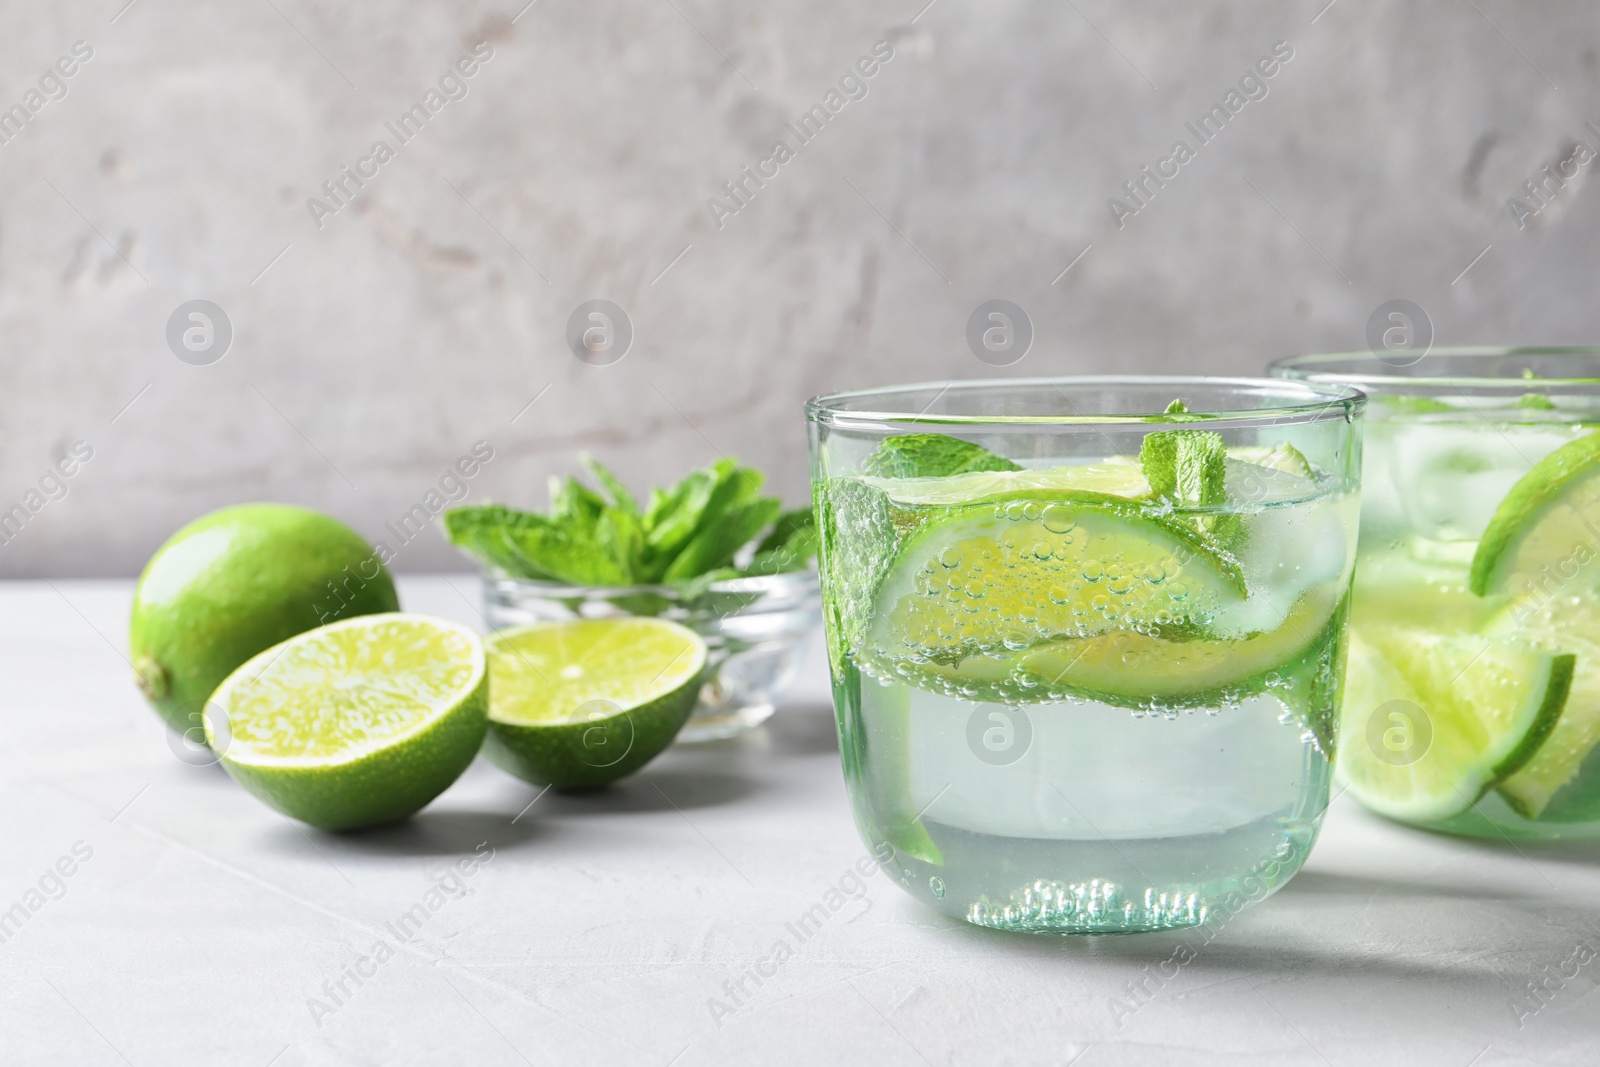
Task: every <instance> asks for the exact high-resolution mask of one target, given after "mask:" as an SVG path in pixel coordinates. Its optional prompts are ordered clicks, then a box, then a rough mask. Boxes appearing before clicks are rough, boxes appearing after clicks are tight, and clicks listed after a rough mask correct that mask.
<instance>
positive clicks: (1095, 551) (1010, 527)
mask: <svg viewBox="0 0 1600 1067" xmlns="http://www.w3.org/2000/svg"><path fill="white" fill-rule="evenodd" d="M1001 476H1002V475H993V474H986V475H983V476H982V477H1001ZM962 477H965V476H962ZM947 480H949V481H954V480H956V479H947ZM1244 596H1245V588H1244V579H1243V577H1242V575H1241V574H1240V571H1239V567H1238V564H1237V563H1236V562H1234V561H1233V560H1232V559H1231V558H1229V557H1227V556H1224V555H1222V554H1221V553H1219V552H1217V551H1216V550H1214V549H1213V548H1211V547H1210V546H1209V545H1208V544H1207V543H1206V542H1205V541H1204V540H1202V538H1201V536H1200V535H1199V534H1198V533H1197V532H1196V531H1195V530H1194V529H1193V528H1192V527H1190V526H1189V525H1187V524H1185V523H1183V522H1181V521H1176V520H1173V519H1168V518H1161V517H1154V516H1150V515H1147V514H1144V513H1141V512H1140V511H1139V510H1137V509H1136V508H1134V507H1131V506H1128V505H1125V504H1123V505H1107V504H1105V503H1103V502H1101V501H1099V500H1092V499H1091V500H1084V499H1082V498H1075V497H1073V496H1070V495H1061V496H1058V497H1056V498H1054V499H1052V498H1049V497H1043V496H1042V495H1040V494H1039V493H1038V491H1037V490H1035V496H1034V497H1033V498H1032V499H1029V500H1028V501H1026V502H1023V501H1017V500H1011V501H1007V502H1003V503H989V504H975V505H970V506H966V507H957V508H951V509H949V510H947V511H944V512H941V513H937V514H934V515H931V516H929V517H928V519H927V520H926V525H925V526H923V527H922V529H920V530H918V531H917V532H916V533H915V534H913V535H912V536H911V538H910V539H909V540H908V541H907V542H906V544H905V545H904V547H903V548H902V549H901V550H900V553H899V555H898V556H897V557H896V558H895V561H894V564H893V567H892V569H891V570H890V572H889V574H888V576H887V577H886V578H885V579H884V581H883V584H882V585H881V586H880V587H879V589H878V591H877V596H876V608H875V610H874V613H873V619H872V622H871V625H870V628H869V629H868V632H867V635H866V638H865V642H864V644H865V652H866V654H867V656H868V658H869V659H875V660H878V661H880V662H881V661H889V662H895V661H912V662H926V661H934V662H944V663H953V662H959V661H960V660H962V659H964V658H966V657H969V656H974V655H978V654H1004V653H1006V652H1020V651H1022V650H1023V649H1026V648H1029V647H1032V646H1034V645H1037V644H1039V643H1041V642H1043V641H1048V640H1051V639H1053V638H1058V637H1064V636H1072V637H1088V636H1092V635H1095V634H1100V633H1104V632H1106V631H1110V630H1135V629H1138V630H1145V631H1148V630H1149V629H1150V628H1151V627H1156V628H1158V629H1159V628H1167V629H1168V630H1173V629H1179V630H1182V629H1190V630H1192V629H1196V628H1200V627H1203V626H1204V625H1205V624H1206V623H1208V622H1209V621H1210V620H1211V618H1212V616H1214V615H1215V614H1216V613H1217V612H1218V611H1220V610H1222V609H1223V608H1226V607H1228V606H1230V605H1234V604H1238V603H1240V602H1241V601H1242V600H1243V599H1244Z"/></svg>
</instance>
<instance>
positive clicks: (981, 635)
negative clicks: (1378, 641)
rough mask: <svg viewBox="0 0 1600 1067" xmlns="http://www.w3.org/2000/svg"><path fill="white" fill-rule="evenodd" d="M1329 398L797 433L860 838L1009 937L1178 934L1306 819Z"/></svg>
mask: <svg viewBox="0 0 1600 1067" xmlns="http://www.w3.org/2000/svg"><path fill="white" fill-rule="evenodd" d="M1364 406H1365V400H1364V398H1363V397H1362V396H1361V395H1360V393H1359V392H1357V391H1356V390H1353V389H1349V388H1346V387H1342V386H1325V385H1317V384H1310V383H1303V382H1287V381H1272V380H1268V379H1210V378H1136V377H1095V378H1055V379H1012V380H1006V381H968V382H949V383H932V384H926V385H908V386H903V387H896V388H889V389H876V390H869V391H864V392H852V393H839V394H835V395H832V396H823V397H819V398H817V399H814V400H812V401H811V402H810V403H809V404H807V406H806V415H807V418H808V420H809V423H810V430H811V457H812V489H813V495H814V499H815V501H816V506H817V514H818V523H819V528H820V530H821V535H822V536H821V541H822V549H821V555H820V560H819V565H820V569H821V578H822V589H823V613H824V625H825V627H826V630H827V638H828V650H829V661H830V667H831V670H832V677H833V691H834V707H835V711H836V716H837V721H838V728H839V742H840V750H841V754H842V756H843V761H844V770H845V779H846V783H847V786H848V789H849V793H850V799H851V802H852V806H853V809H854V813H855V817H856V821H857V825H858V827H859V829H860V832H861V835H862V837H863V838H864V839H865V841H866V842H867V844H868V846H869V848H870V849H871V850H872V852H873V854H874V855H875V856H876V857H877V858H878V860H879V862H880V864H881V865H882V866H883V867H884V869H885V870H887V871H888V872H889V873H890V874H891V875H892V876H893V877H894V878H895V880H896V881H898V882H899V884H900V885H901V886H902V887H903V888H904V889H905V890H906V891H907V892H908V893H910V894H911V895H912V896H914V897H916V898H918V899H919V900H922V901H924V902H925V903H926V904H929V905H931V906H933V907H934V908H937V909H940V910H941V911H944V912H947V913H948V914H950V915H953V916H956V917H958V918H961V919H964V920H966V921H968V922H972V923H976V924H979V925H982V926H989V927H996V928H1000V929H1005V930H1018V931H1030V932H1055V933H1099V932H1122V931H1139V930H1154V929H1164V928H1174V927H1183V926H1191V925H1195V924H1198V923H1201V922H1205V921H1207V920H1208V919H1216V918H1218V917H1224V916H1228V915H1231V914H1233V913H1234V912H1236V911H1237V910H1238V909H1239V908H1241V907H1243V906H1244V905H1245V904H1247V903H1251V902H1254V901H1257V900H1260V899H1262V898H1264V897H1265V896H1267V895H1268V894H1270V893H1272V892H1273V891H1274V890H1276V889H1277V888H1278V887H1279V886H1281V885H1282V884H1283V883H1284V882H1285V881H1287V880H1288V879H1289V878H1290V877H1291V876H1292V875H1293V874H1294V872H1295V871H1296V870H1298V869H1299V867H1300V865H1301V863H1302V862H1303V861H1304V859H1305V856H1306V853H1307V851H1308V850H1309V849H1310V847H1311V844H1312V841H1313V839H1314V838H1315V837H1316V834H1317V829H1318V827H1319V825H1320V823H1321V820H1322V814H1323V811H1324V809H1325V807H1326V806H1327V801H1328V787H1329V778H1330V760H1331V758H1332V755H1333V751H1334V739H1335V733H1336V729H1335V716H1334V708H1335V706H1336V698H1337V693H1338V688H1339V681H1340V675H1341V670H1342V659H1343V645H1344V635H1345V619H1346V604H1347V593H1348V590H1349V587H1350V581H1351V570H1352V567H1353V561H1354V557H1355V534H1356V519H1357V508H1358V502H1357V488H1358V476H1359V471H1360V460H1361V416H1362V411H1363V408H1364Z"/></svg>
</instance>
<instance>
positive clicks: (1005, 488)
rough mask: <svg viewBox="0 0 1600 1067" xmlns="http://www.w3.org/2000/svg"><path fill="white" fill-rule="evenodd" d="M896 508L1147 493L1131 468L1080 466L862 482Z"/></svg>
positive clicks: (1139, 473) (1124, 496)
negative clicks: (900, 506)
mask: <svg viewBox="0 0 1600 1067" xmlns="http://www.w3.org/2000/svg"><path fill="white" fill-rule="evenodd" d="M861 481H862V482H864V483H866V484H867V485H870V486H872V487H873V488H874V489H877V490H878V491H879V492H881V493H883V494H884V495H885V496H887V497H888V498H889V499H890V500H892V501H894V502H895V503H896V504H926V505H932V506H936V507H950V506H952V505H956V504H976V503H979V502H980V501H989V500H1013V499H1018V498H1022V497H1027V498H1035V499H1036V498H1039V497H1041V496H1044V497H1049V496H1054V495H1062V496H1066V495H1075V496H1078V497H1079V498H1080V499H1094V498H1114V499H1120V500H1142V499H1145V498H1146V497H1148V496H1149V495H1150V483H1149V482H1147V481H1145V477H1144V474H1143V472H1142V471H1140V469H1139V467H1138V466H1137V465H1136V464H1133V463H1130V462H1127V461H1126V460H1123V461H1120V462H1119V461H1116V460H1112V461H1108V462H1104V463H1083V464H1078V465H1076V466H1069V467H1047V468H1045V469H1043V470H1017V471H972V472H969V473H966V474H952V475H948V476H946V477H943V478H862V479H861Z"/></svg>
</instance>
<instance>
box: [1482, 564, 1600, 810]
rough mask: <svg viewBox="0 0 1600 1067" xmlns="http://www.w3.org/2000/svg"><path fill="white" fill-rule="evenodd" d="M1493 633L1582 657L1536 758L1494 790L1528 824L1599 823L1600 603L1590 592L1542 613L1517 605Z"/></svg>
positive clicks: (1558, 602) (1555, 603) (1542, 609)
mask: <svg viewBox="0 0 1600 1067" xmlns="http://www.w3.org/2000/svg"><path fill="white" fill-rule="evenodd" d="M1488 632H1489V633H1490V634H1504V635H1509V636H1515V637H1516V638H1519V639H1522V640H1527V641H1531V642H1533V643H1534V644H1536V645H1538V646H1539V647H1541V648H1543V649H1545V650H1546V651H1550V652H1561V651H1566V652H1572V653H1576V655H1577V663H1576V666H1575V668H1574V671H1573V675H1572V691H1571V693H1569V694H1568V696H1567V705H1566V708H1565V709H1564V710H1563V711H1562V712H1561V718H1560V719H1558V720H1557V721H1556V724H1555V728H1554V729H1552V730H1551V731H1550V736H1549V737H1548V738H1546V739H1545V742H1544V744H1542V745H1540V746H1539V749H1538V751H1537V752H1535V753H1534V754H1533V757H1532V758H1531V759H1529V760H1528V762H1527V763H1525V764H1523V766H1522V768H1521V769H1520V770H1518V771H1517V772H1516V773H1515V774H1513V775H1511V776H1510V777H1508V778H1506V779H1505V780H1504V781H1503V782H1501V783H1500V784H1499V785H1497V786H1496V787H1495V788H1496V789H1497V790H1498V791H1499V793H1500V795H1501V796H1502V797H1504V798H1505V800H1506V803H1508V804H1510V805H1511V807H1512V809H1513V810H1515V811H1516V812H1517V813H1518V814H1519V815H1521V816H1522V817H1523V818H1526V819H1537V820H1539V821H1541V822H1588V821H1590V820H1592V819H1600V765H1597V763H1596V761H1597V760H1600V755H1597V753H1600V599H1597V597H1596V595H1595V594H1594V593H1592V592H1590V593H1588V594H1587V595H1585V596H1582V597H1566V598H1556V599H1554V600H1552V601H1551V603H1550V604H1548V605H1546V606H1543V607H1535V606H1533V605H1529V604H1513V605H1511V606H1509V607H1507V608H1506V609H1504V610H1503V611H1502V613H1501V615H1500V616H1499V617H1498V618H1497V619H1496V620H1495V621H1494V622H1492V623H1490V625H1489V628H1488Z"/></svg>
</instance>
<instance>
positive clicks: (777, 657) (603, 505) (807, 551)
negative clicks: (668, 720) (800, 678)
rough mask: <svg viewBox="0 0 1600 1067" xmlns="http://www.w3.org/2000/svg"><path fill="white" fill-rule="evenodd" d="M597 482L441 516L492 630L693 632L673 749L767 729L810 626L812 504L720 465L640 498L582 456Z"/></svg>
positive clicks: (815, 594)
mask: <svg viewBox="0 0 1600 1067" xmlns="http://www.w3.org/2000/svg"><path fill="white" fill-rule="evenodd" d="M584 464H585V466H586V467H587V468H588V470H589V473H590V474H591V476H592V478H593V481H594V483H595V485H596V486H597V487H598V488H591V487H590V486H588V485H585V484H584V483H583V482H581V481H579V480H578V479H576V478H568V479H566V480H565V481H562V480H561V479H552V480H551V486H550V508H549V510H548V511H545V512H536V511H520V510H517V509H515V508H509V507H506V506H504V505H500V504H485V505H480V506H476V507H462V508H453V509H451V510H450V511H447V512H446V513H445V516H444V521H445V530H446V532H447V534H448V535H449V537H450V540H451V541H452V542H453V543H454V544H455V545H456V546H457V547H458V548H460V549H462V550H463V551H465V552H466V553H468V554H469V555H471V556H473V557H474V558H476V559H478V560H479V561H480V562H481V563H483V564H484V566H485V573H484V602H485V612H486V614H487V617H488V620H489V625H490V626H491V627H492V628H494V629H497V630H498V629H504V628H506V627H510V626H521V625H525V624H528V623H534V622H554V621H562V620H567V619H575V618H605V617H610V616H617V615H640V616H651V617H656V618H664V619H670V620H672V621H674V622H679V623H682V624H683V625H685V626H688V627H689V628H690V629H693V630H695V631H696V632H697V633H699V634H700V635H701V637H703V638H704V639H705V641H706V645H707V647H708V650H709V659H708V662H707V671H706V681H705V684H704V685H703V686H702V688H701V692H700V698H699V701H698V703H697V705H696V707H695V709H694V712H693V714H692V715H691V716H690V718H689V721H688V723H687V725H685V726H684V728H683V731H682V733H680V734H679V735H678V739H679V740H680V741H706V740H714V739H716V738H721V737H731V736H733V735H735V734H738V733H741V732H743V731H744V730H747V729H749V728H751V727H753V726H756V725H758V724H760V723H761V722H763V721H765V720H766V719H767V717H768V716H770V715H771V714H772V712H773V709H774V706H775V703H776V701H777V699H778V698H779V696H780V695H781V693H782V691H783V690H784V689H785V688H786V687H787V686H788V685H789V683H790V682H791V681H792V680H793V678H794V674H795V672H796V671H797V670H798V669H799V666H800V658H801V655H802V653H803V651H804V639H805V637H806V635H807V633H808V632H809V631H810V630H811V629H812V628H813V627H814V626H816V624H817V623H818V622H819V621H820V619H821V596H820V593H819V591H818V586H817V576H816V572H815V570H814V569H813V568H812V565H811V561H812V559H813V557H814V556H815V555H816V542H817V535H816V526H815V525H814V523H813V519H812V513H811V509H810V508H809V507H807V508H797V509H792V510H785V509H784V508H783V505H782V503H781V502H780V501H779V500H778V498H776V497H770V496H763V495H762V494H761V490H762V486H763V484H764V481H765V479H764V478H763V476H762V474H761V472H760V471H758V470H755V469H753V468H750V467H740V466H739V465H737V464H736V463H734V462H733V461H731V460H726V459H723V460H718V461H717V462H716V463H713V464H712V465H711V466H709V467H705V468H702V469H700V470H696V471H693V472H691V473H690V474H689V475H688V476H687V477H685V478H684V479H683V480H682V481H680V482H678V483H677V484H676V485H672V486H668V487H665V488H657V489H652V490H651V492H650V496H649V498H648V500H647V501H645V502H643V503H641V502H640V501H639V500H638V499H637V498H635V497H634V496H633V494H631V493H630V492H629V491H628V489H627V488H626V487H625V486H624V485H623V484H622V482H621V480H620V479H618V478H617V477H616V476H615V475H614V474H613V473H612V472H611V471H609V470H607V469H606V468H605V467H603V466H601V465H600V464H599V463H596V462H595V461H593V460H592V459H590V458H589V457H584Z"/></svg>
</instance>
